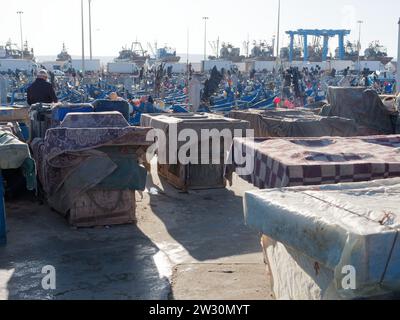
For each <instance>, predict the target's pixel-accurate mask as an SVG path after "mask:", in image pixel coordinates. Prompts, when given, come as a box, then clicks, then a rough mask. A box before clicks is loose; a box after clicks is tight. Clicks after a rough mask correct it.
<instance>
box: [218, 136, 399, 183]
mask: <svg viewBox="0 0 400 320" xmlns="http://www.w3.org/2000/svg"><path fill="white" fill-rule="evenodd" d="M245 147H247V148H251V149H252V150H254V158H253V161H254V163H253V164H254V170H253V171H252V173H251V174H250V175H246V176H242V178H244V179H245V180H247V181H248V182H250V183H252V184H254V186H256V187H258V188H261V189H264V188H279V187H289V186H302V185H321V184H337V183H341V182H361V181H370V180H376V179H386V178H392V177H400V135H393V136H370V137H354V138H338V137H335V138H330V137H324V138H319V139H316V138H304V139H301V138H293V139H290V138H287V139H259V140H256V141H255V143H254V144H253V143H252V142H251V141H250V140H246V139H235V141H234V145H233V148H242V149H243V150H245ZM231 154H232V155H233V154H234V152H233V149H232V151H231ZM235 168H236V165H235V162H234V165H228V166H226V177H227V179H228V180H230V181H232V173H233V172H234V171H235Z"/></svg>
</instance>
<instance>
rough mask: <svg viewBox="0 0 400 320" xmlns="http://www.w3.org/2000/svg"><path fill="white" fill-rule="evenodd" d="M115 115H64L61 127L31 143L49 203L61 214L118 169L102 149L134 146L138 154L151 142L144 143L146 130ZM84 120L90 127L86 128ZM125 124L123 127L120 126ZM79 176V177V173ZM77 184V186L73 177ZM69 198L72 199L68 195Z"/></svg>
mask: <svg viewBox="0 0 400 320" xmlns="http://www.w3.org/2000/svg"><path fill="white" fill-rule="evenodd" d="M121 117H122V116H121V115H120V114H119V113H114V112H112V113H105V114H101V113H100V114H91V113H83V114H73V113H71V114H68V115H67V117H66V118H65V120H64V122H63V124H62V126H65V125H66V124H67V125H68V126H72V127H73V126H75V127H77V128H71V127H58V128H53V129H49V130H47V133H46V137H45V139H35V140H34V141H33V142H32V143H31V147H32V150H33V155H34V158H35V160H36V161H37V163H38V176H39V179H40V181H41V183H42V186H43V189H44V192H45V193H46V194H47V196H48V200H49V203H54V204H55V205H59V206H60V207H56V209H57V210H58V211H60V212H63V213H65V212H66V211H68V210H69V209H71V207H72V206H73V201H74V198H75V197H76V196H79V195H80V194H82V193H84V192H86V191H88V190H90V189H92V188H94V187H96V185H98V184H99V183H100V182H101V181H103V180H104V179H105V178H107V177H108V176H109V175H111V174H112V173H113V172H114V171H115V170H116V168H117V167H118V166H117V165H116V164H115V163H114V162H113V161H112V160H111V158H110V157H109V155H108V154H107V153H105V152H102V151H101V150H99V149H100V148H102V147H105V146H112V147H118V148H120V152H124V148H132V147H134V148H135V149H136V150H137V151H136V153H139V155H140V152H141V151H140V150H142V152H143V150H146V148H147V147H148V146H149V145H151V142H147V141H146V135H147V133H148V131H149V130H150V128H139V127H131V126H129V125H128V124H127V122H126V120H125V119H124V118H123V117H122V120H121ZM84 119H87V123H88V125H89V126H90V125H91V126H103V125H104V127H97V128H96V127H86V128H81V127H83V126H84ZM124 125H125V126H124ZM81 173H82V174H81ZM79 177H81V178H80V180H82V181H81V183H79V184H77V183H76V181H77V178H79ZM72 195H73V196H72Z"/></svg>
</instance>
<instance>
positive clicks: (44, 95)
mask: <svg viewBox="0 0 400 320" xmlns="http://www.w3.org/2000/svg"><path fill="white" fill-rule="evenodd" d="M47 79H48V74H47V71H46V70H40V71H39V72H38V74H37V78H36V80H35V82H34V83H32V84H31V86H30V87H29V88H28V104H29V105H32V104H35V103H56V102H58V99H57V96H56V93H55V92H54V89H53V86H52V85H51V84H50V83H49V82H47Z"/></svg>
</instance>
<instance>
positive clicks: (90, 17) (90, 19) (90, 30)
mask: <svg viewBox="0 0 400 320" xmlns="http://www.w3.org/2000/svg"><path fill="white" fill-rule="evenodd" d="M88 1H89V45H90V60H92V59H93V55H92V0H88Z"/></svg>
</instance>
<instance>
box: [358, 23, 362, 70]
mask: <svg viewBox="0 0 400 320" xmlns="http://www.w3.org/2000/svg"><path fill="white" fill-rule="evenodd" d="M357 23H358V24H359V29H358V58H357V64H358V75H360V73H361V25H362V24H363V21H361V20H359V21H357Z"/></svg>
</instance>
